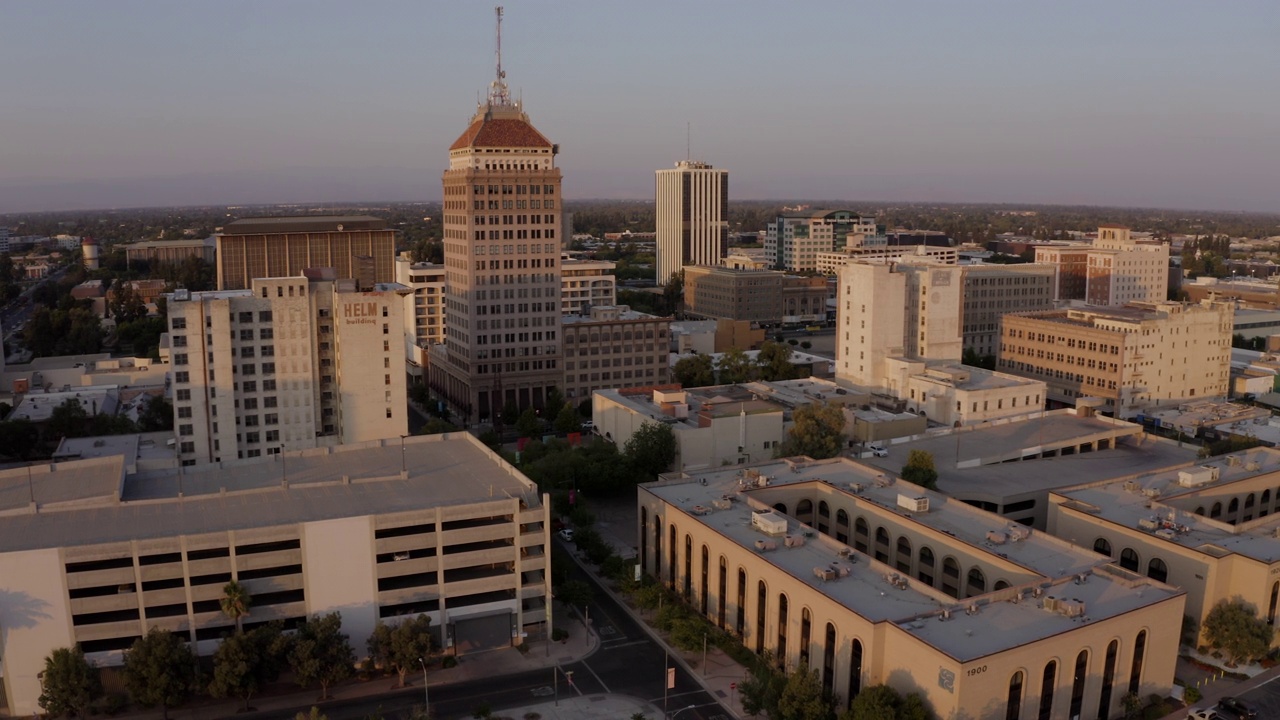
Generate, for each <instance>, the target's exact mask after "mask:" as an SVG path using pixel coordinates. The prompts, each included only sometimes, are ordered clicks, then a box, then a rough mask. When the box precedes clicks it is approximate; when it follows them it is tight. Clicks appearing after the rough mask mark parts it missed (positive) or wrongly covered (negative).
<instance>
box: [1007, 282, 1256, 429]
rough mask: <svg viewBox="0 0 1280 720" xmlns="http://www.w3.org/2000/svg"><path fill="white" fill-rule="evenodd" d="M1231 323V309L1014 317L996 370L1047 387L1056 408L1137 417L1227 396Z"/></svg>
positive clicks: (1155, 306)
mask: <svg viewBox="0 0 1280 720" xmlns="http://www.w3.org/2000/svg"><path fill="white" fill-rule="evenodd" d="M1231 323H1232V313H1231V306H1230V305H1228V304H1227V303H1203V304H1200V305H1185V304H1180V303H1170V302H1162V303H1151V304H1133V305H1128V306H1125V307H1111V308H1068V309H1064V310H1051V311H1044V312H1031V313H1011V314H1009V315H1005V316H1004V319H1003V321H1002V322H1001V337H1000V354H999V358H998V360H997V362H996V369H998V370H1000V371H1002V372H1007V373H1011V374H1013V375H1020V376H1022V377H1027V378H1032V379H1036V380H1043V381H1044V382H1045V383H1046V385H1047V386H1048V397H1049V399H1050V400H1052V401H1056V402H1059V403H1065V404H1068V405H1070V404H1074V403H1075V402H1076V400H1077V399H1079V398H1082V397H1098V398H1102V400H1103V406H1104V407H1103V409H1104V410H1105V411H1106V412H1108V413H1111V414H1113V415H1115V416H1116V417H1123V418H1129V417H1133V416H1134V415H1137V414H1139V413H1141V412H1143V411H1145V410H1148V409H1152V408H1155V407H1159V406H1162V405H1163V406H1169V405H1178V404H1181V403H1185V402H1187V401H1188V400H1194V399H1199V398H1212V397H1226V395H1227V391H1228V388H1229V379H1230V377H1229V370H1230V352H1231V327H1232V325H1231Z"/></svg>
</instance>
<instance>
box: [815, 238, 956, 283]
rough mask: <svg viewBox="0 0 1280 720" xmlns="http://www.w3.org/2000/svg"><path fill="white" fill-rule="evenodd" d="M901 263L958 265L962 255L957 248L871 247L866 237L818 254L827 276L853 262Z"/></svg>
mask: <svg viewBox="0 0 1280 720" xmlns="http://www.w3.org/2000/svg"><path fill="white" fill-rule="evenodd" d="M900 260H906V261H912V262H920V261H923V262H933V263H937V264H939V265H955V264H956V263H958V262H959V260H960V253H959V251H957V250H956V249H955V248H953V247H942V246H936V245H885V244H867V243H866V242H865V238H859V237H857V236H854V237H851V238H850V239H849V245H848V246H847V247H845V249H843V250H837V251H834V252H820V253H818V257H817V267H818V272H820V273H822V274H824V275H836V274H838V273H839V272H840V268H842V267H844V266H845V265H848V264H850V263H857V262H870V263H888V262H898V261H900Z"/></svg>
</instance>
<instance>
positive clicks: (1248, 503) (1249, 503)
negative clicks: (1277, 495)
mask: <svg viewBox="0 0 1280 720" xmlns="http://www.w3.org/2000/svg"><path fill="white" fill-rule="evenodd" d="M1255 499H1256V498H1254V497H1253V493H1249V494H1248V495H1245V496H1244V509H1245V510H1248V509H1249V508H1251V507H1253V503H1254V500H1255Z"/></svg>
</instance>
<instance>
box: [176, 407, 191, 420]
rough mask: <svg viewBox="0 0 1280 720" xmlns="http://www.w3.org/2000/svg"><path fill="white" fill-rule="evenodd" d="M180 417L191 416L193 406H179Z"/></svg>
mask: <svg viewBox="0 0 1280 720" xmlns="http://www.w3.org/2000/svg"><path fill="white" fill-rule="evenodd" d="M178 417H180V418H189V417H191V408H189V407H180V408H178Z"/></svg>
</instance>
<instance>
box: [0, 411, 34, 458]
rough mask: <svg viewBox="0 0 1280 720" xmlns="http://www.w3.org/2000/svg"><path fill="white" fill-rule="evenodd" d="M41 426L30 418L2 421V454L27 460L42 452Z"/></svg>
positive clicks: (0, 431) (0, 438) (0, 424)
mask: <svg viewBox="0 0 1280 720" xmlns="http://www.w3.org/2000/svg"><path fill="white" fill-rule="evenodd" d="M41 452H42V451H41V449H40V428H39V427H38V426H37V425H36V424H35V423H33V422H31V421H30V420H25V419H20V420H5V421H4V422H0V455H4V456H6V457H11V458H17V459H19V460H27V459H29V458H31V457H34V456H35V455H36V454H39V453H41Z"/></svg>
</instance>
